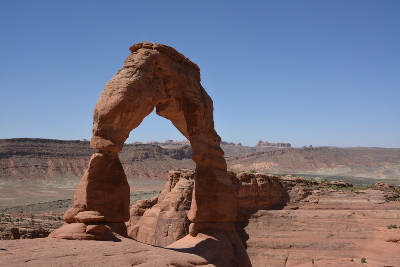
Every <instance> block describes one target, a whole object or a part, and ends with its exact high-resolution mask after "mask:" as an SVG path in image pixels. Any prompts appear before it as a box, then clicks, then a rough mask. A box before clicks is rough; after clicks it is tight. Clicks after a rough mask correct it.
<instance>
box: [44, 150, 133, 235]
mask: <svg viewBox="0 0 400 267" xmlns="http://www.w3.org/2000/svg"><path fill="white" fill-rule="evenodd" d="M129 203H130V190H129V184H128V181H127V180H126V176H125V173H124V170H123V168H122V165H121V162H120V161H119V158H118V156H116V155H103V154H101V153H95V154H94V155H93V156H92V158H91V159H90V163H89V167H88V169H87V171H86V172H85V174H84V176H83V178H82V180H81V182H80V183H79V185H78V188H77V189H76V193H75V197H74V205H73V207H72V208H71V209H69V210H68V211H67V212H66V213H65V214H64V216H63V219H64V220H65V222H66V224H64V226H62V227H61V228H60V229H57V230H56V231H54V232H53V233H51V234H50V237H56V238H63V239H98V240H104V239H110V238H113V237H112V236H113V235H112V234H111V232H113V231H114V232H117V233H118V234H120V235H126V227H125V224H124V222H126V221H127V220H129Z"/></svg>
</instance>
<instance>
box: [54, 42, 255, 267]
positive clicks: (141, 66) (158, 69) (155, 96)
mask: <svg viewBox="0 0 400 267" xmlns="http://www.w3.org/2000/svg"><path fill="white" fill-rule="evenodd" d="M130 50H131V52H132V53H131V54H130V55H129V56H128V58H127V59H126V60H125V63H124V66H123V67H122V69H121V70H119V71H118V73H117V74H116V75H115V76H114V77H113V78H112V79H111V80H110V81H109V82H108V83H107V85H106V86H105V88H104V90H103V92H102V94H101V96H100V99H99V100H98V102H97V104H96V107H95V110H94V114H93V120H94V121H93V136H92V139H91V142H90V146H91V147H92V148H94V149H96V150H98V151H99V152H98V153H95V154H94V155H93V156H92V158H91V160H90V163H89V168H88V170H87V171H86V173H85V174H84V176H83V178H82V181H81V183H80V184H79V185H78V188H77V191H76V194H75V197H74V205H73V207H72V208H71V209H70V210H68V211H67V212H66V213H65V215H64V219H65V221H66V224H65V225H64V226H63V227H61V228H60V229H57V230H56V231H54V232H53V233H52V234H51V236H52V237H57V238H66V239H108V238H111V237H110V234H113V233H114V232H117V233H118V234H121V235H125V234H126V232H125V231H126V228H124V226H125V225H124V222H126V221H128V220H129V185H128V183H127V181H126V176H125V174H124V171H123V168H122V165H121V163H120V161H119V158H118V152H120V151H121V150H122V146H123V144H124V142H125V140H126V139H127V138H128V136H129V133H130V132H131V131H132V130H133V129H135V128H136V127H138V126H139V125H140V123H141V122H142V120H143V119H144V118H145V117H146V116H147V115H149V114H150V113H151V112H152V111H153V110H154V109H155V110H156V113H157V114H158V115H160V116H162V117H165V118H167V119H169V120H170V121H171V122H172V123H173V124H174V126H175V127H176V128H177V129H178V130H179V131H180V132H181V133H182V134H183V135H184V136H185V137H186V138H187V139H188V140H189V141H190V144H191V146H192V150H193V156H192V160H193V161H194V162H195V164H196V171H195V182H194V184H195V186H194V189H193V193H192V195H193V196H192V202H191V207H190V210H189V212H188V219H189V220H190V221H191V222H192V224H191V226H190V229H189V232H190V234H191V236H192V237H196V236H197V235H198V234H210V235H211V236H213V235H212V233H214V231H217V232H218V233H219V235H222V236H225V239H226V240H230V241H231V246H233V247H234V251H235V253H234V254H235V255H238V257H239V258H240V259H239V258H238V259H239V261H241V262H242V264H241V265H242V266H250V265H251V264H250V261H249V260H248V257H247V254H246V252H245V251H244V248H243V247H240V246H238V244H237V242H236V241H235V240H236V239H237V238H239V237H238V236H237V233H236V232H235V229H234V226H233V221H234V220H235V218H236V196H235V192H234V187H233V185H232V182H231V180H230V178H229V176H228V173H227V165H226V162H225V159H224V152H223V151H222V149H221V147H220V142H221V138H220V137H219V136H218V134H217V133H216V131H215V129H214V121H213V103H212V100H211V98H210V97H209V96H208V94H207V93H206V91H205V90H204V89H203V87H202V86H201V84H200V70H199V68H198V67H197V65H196V64H194V63H193V62H191V61H190V60H189V59H187V58H186V57H184V56H183V55H182V54H180V53H178V52H177V51H176V50H175V49H173V48H171V47H168V46H165V45H160V44H152V43H139V44H136V45H134V46H132V47H130ZM235 236H236V237H237V238H235ZM217 239H218V238H217ZM228 243H229V242H228ZM181 246H185V244H181ZM182 248H183V247H182ZM240 251H241V252H240ZM243 255H245V256H246V257H244V258H243Z"/></svg>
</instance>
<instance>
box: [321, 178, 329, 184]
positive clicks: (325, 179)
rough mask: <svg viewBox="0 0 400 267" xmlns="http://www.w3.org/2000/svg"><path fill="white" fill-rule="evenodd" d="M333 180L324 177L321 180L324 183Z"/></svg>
mask: <svg viewBox="0 0 400 267" xmlns="http://www.w3.org/2000/svg"><path fill="white" fill-rule="evenodd" d="M330 181H331V180H330V179H329V178H324V179H322V181H321V182H323V183H329V182H330Z"/></svg>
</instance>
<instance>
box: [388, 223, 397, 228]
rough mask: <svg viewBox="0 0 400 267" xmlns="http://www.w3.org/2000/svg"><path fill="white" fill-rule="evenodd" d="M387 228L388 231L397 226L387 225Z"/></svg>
mask: <svg viewBox="0 0 400 267" xmlns="http://www.w3.org/2000/svg"><path fill="white" fill-rule="evenodd" d="M387 228H388V229H392V228H397V225H395V224H389V225H388V226H387Z"/></svg>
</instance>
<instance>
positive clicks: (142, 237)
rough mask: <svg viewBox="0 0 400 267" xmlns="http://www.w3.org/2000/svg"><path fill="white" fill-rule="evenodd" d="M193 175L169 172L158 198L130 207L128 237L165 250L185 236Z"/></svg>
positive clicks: (188, 171)
mask: <svg viewBox="0 0 400 267" xmlns="http://www.w3.org/2000/svg"><path fill="white" fill-rule="evenodd" d="M194 177H195V172H194V171H192V170H181V171H170V172H169V175H168V181H167V184H166V185H165V188H164V190H163V191H162V192H161V194H160V195H159V196H158V197H155V198H152V199H149V200H146V199H144V200H138V201H137V202H136V204H134V205H133V206H132V207H131V210H130V216H131V218H130V221H129V225H130V227H129V228H128V235H129V236H130V237H132V238H134V239H136V240H138V241H140V242H142V243H146V244H150V245H156V246H163V247H165V246H167V245H170V244H171V243H173V242H175V241H177V240H179V239H181V238H183V237H184V236H186V235H187V234H188V231H189V224H190V221H189V220H188V218H187V213H188V211H189V210H190V206H191V202H192V191H193V187H194Z"/></svg>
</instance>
